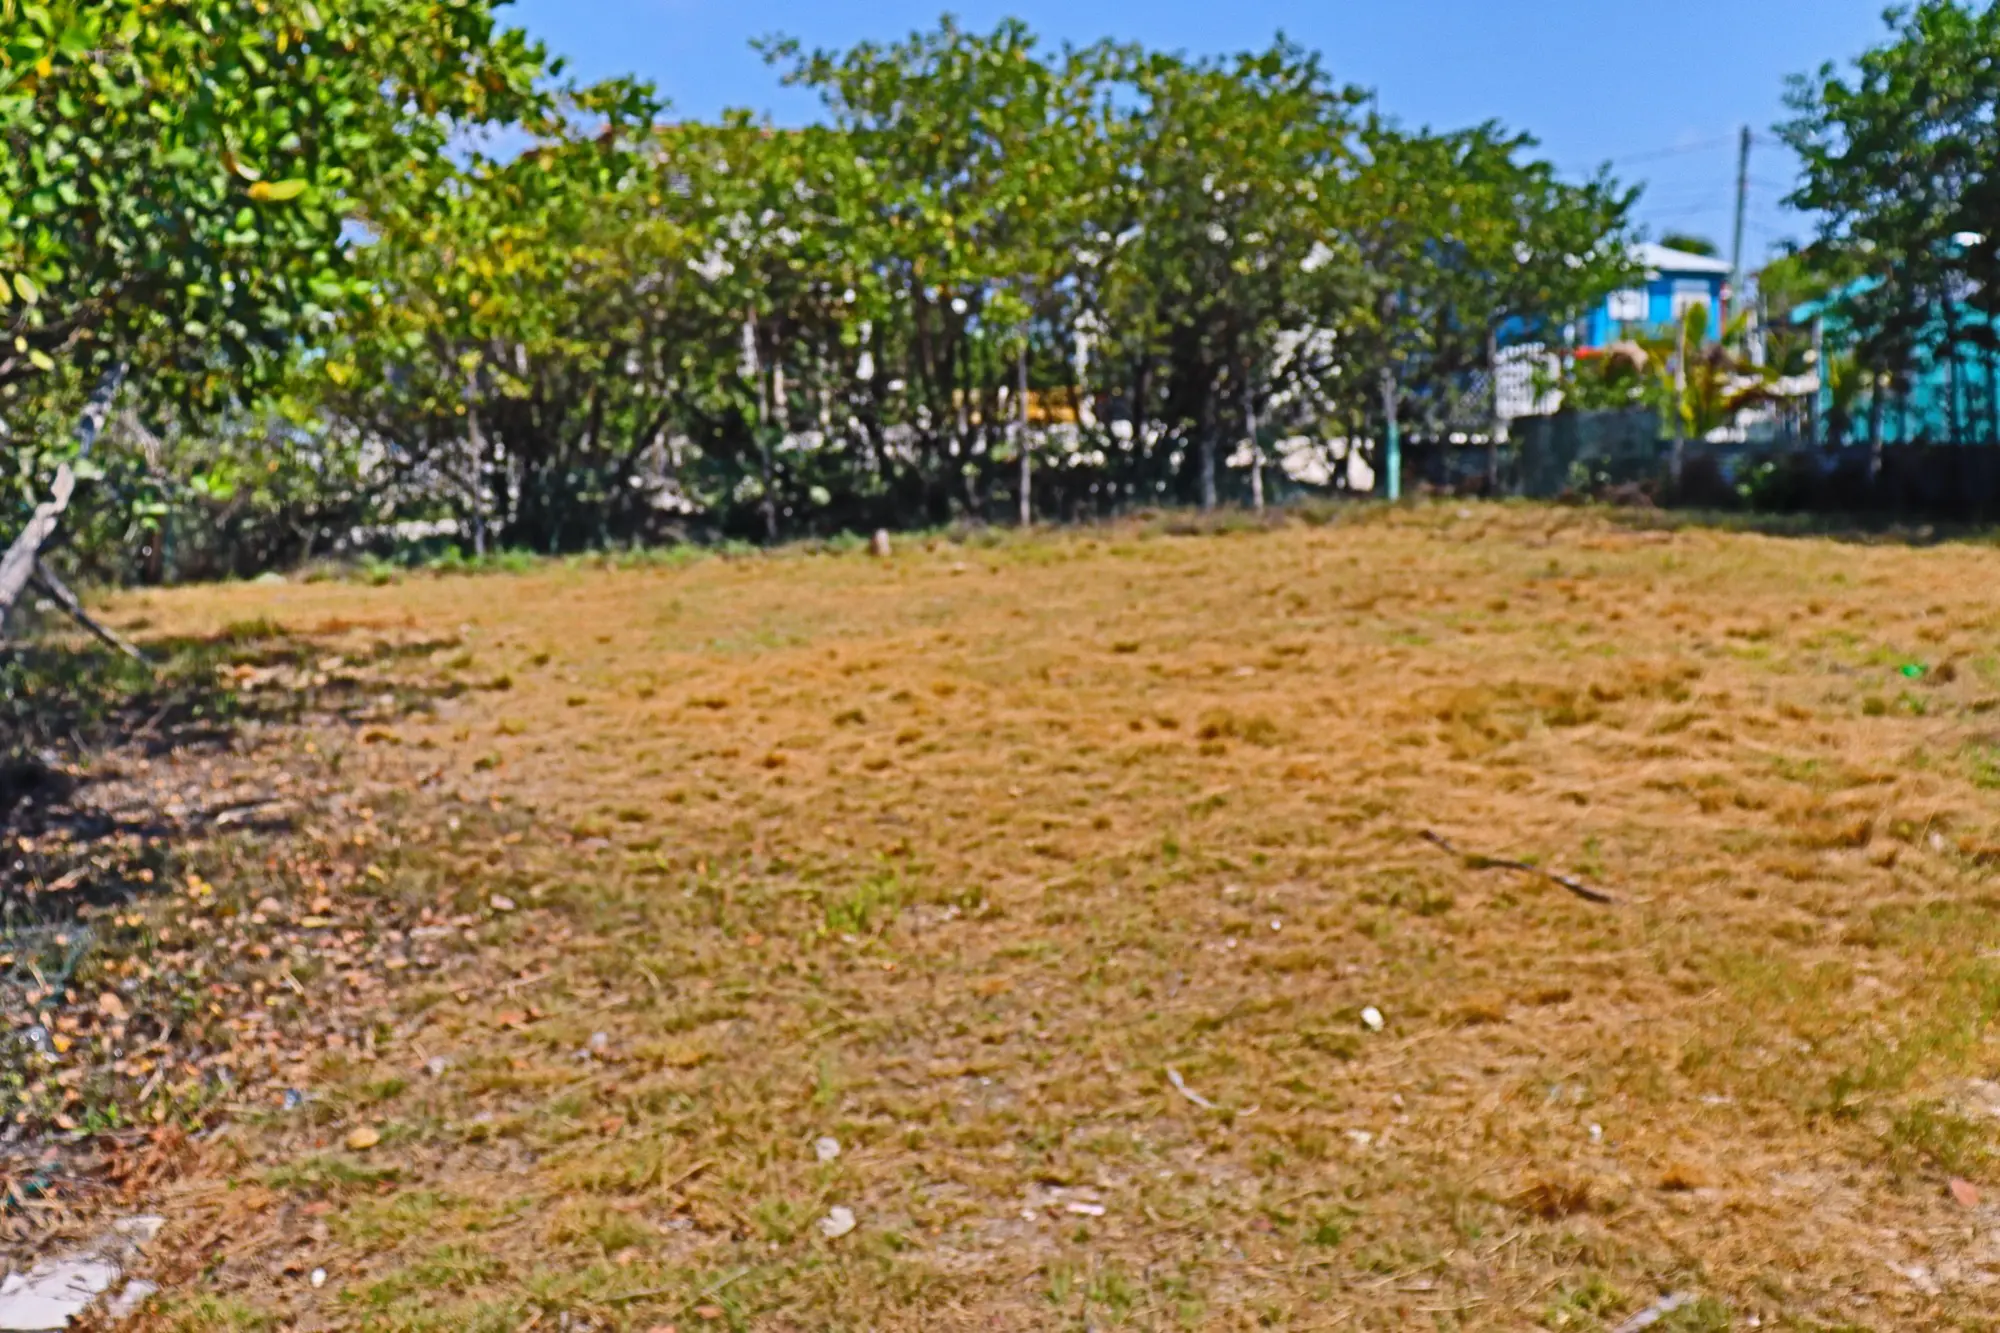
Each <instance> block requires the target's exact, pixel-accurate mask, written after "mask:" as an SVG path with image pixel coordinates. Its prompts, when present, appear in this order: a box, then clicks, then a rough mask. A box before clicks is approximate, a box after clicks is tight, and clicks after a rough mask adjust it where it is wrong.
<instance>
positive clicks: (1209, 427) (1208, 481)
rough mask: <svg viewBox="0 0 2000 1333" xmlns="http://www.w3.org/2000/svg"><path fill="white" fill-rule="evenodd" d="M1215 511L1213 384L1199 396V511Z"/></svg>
mask: <svg viewBox="0 0 2000 1333" xmlns="http://www.w3.org/2000/svg"><path fill="white" fill-rule="evenodd" d="M1214 511H1215V386H1214V385H1212V384H1211V385H1210V386H1208V388H1207V389H1206V390H1205V391H1204V392H1203V393H1202V397H1201V512H1202V513H1204V514H1209V513H1213V512H1214Z"/></svg>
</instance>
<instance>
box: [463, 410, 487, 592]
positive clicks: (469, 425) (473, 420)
mask: <svg viewBox="0 0 2000 1333" xmlns="http://www.w3.org/2000/svg"><path fill="white" fill-rule="evenodd" d="M465 434H466V438H467V440H468V441H469V442H470V443H471V445H472V554H473V555H474V556H475V557H477V558H479V559H481V560H484V559H485V558H486V436H485V434H484V433H483V432H482V431H481V430H480V429H479V390H478V387H477V386H476V385H475V386H474V387H473V389H472V393H471V396H470V398H469V400H468V401H467V403H466V405H465Z"/></svg>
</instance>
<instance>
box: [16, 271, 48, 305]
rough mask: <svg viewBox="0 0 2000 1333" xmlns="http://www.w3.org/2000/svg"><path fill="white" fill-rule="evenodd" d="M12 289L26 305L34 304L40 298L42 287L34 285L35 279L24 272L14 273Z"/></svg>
mask: <svg viewBox="0 0 2000 1333" xmlns="http://www.w3.org/2000/svg"><path fill="white" fill-rule="evenodd" d="M14 290H15V292H17V293H18V294H19V295H20V297H21V300H22V301H23V302H24V303H25V304H27V305H34V304H35V303H36V302H38V301H40V300H41V299H42V289H41V288H39V287H37V286H35V280H34V279H33V278H30V277H29V276H28V275H27V274H25V273H16V274H15V275H14Z"/></svg>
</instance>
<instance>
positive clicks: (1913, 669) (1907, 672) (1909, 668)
mask: <svg viewBox="0 0 2000 1333" xmlns="http://www.w3.org/2000/svg"><path fill="white" fill-rule="evenodd" d="M1929 670H1930V668H1929V667H1927V666H1925V665H1924V664H1923V663H1922V662H1910V663H1907V664H1906V665H1905V666H1904V667H1903V675H1904V677H1905V678H1906V679H1908V680H1916V679H1917V678H1918V677H1920V676H1922V675H1924V674H1925V673H1926V672H1928V671H1929Z"/></svg>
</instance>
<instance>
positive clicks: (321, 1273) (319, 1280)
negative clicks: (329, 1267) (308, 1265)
mask: <svg viewBox="0 0 2000 1333" xmlns="http://www.w3.org/2000/svg"><path fill="white" fill-rule="evenodd" d="M306 1281H308V1282H310V1283H312V1284H313V1289H314V1290H315V1291H317V1290H318V1289H319V1288H321V1287H324V1286H325V1285H326V1270H325V1269H324V1268H315V1269H313V1271H312V1276H311V1277H309V1278H307V1279H306Z"/></svg>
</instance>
